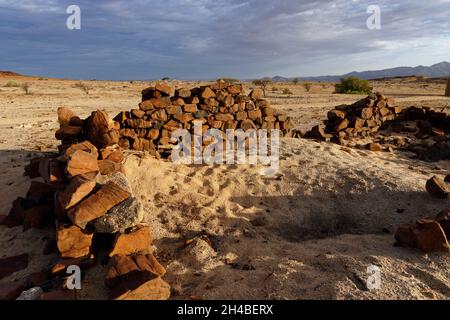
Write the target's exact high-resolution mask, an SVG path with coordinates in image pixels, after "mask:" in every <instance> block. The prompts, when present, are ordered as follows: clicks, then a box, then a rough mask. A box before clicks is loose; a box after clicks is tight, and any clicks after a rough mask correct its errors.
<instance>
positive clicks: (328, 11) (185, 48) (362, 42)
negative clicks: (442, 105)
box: [0, 0, 450, 80]
mask: <svg viewBox="0 0 450 320" xmlns="http://www.w3.org/2000/svg"><path fill="white" fill-rule="evenodd" d="M69 5H78V6H79V8H80V10H81V29H80V30H69V29H68V28H67V26H66V20H67V19H68V18H69V16H70V14H67V13H66V10H67V7H68V6H69ZM370 5H378V6H379V8H380V20H381V25H380V26H381V28H380V29H375V30H374V29H369V28H368V27H367V23H366V21H367V19H368V18H369V17H370V16H371V15H372V13H368V12H367V8H368V7H369V6H370ZM441 61H450V0H432V1H423V0H409V1H408V0H401V1H400V0H316V1H303V0H148V1H143V0H126V1H116V0H95V1H92V0H91V1H88V0H79V1H78V0H71V1H65V0H62V1H56V0H0V70H10V71H15V72H19V73H24V74H28V75H38V76H47V77H60V78H72V79H110V80H131V79H136V80H139V79H142V80H148V79H160V78H162V77H170V78H176V79H217V78H219V77H233V78H240V79H249V78H259V77H265V76H276V75H280V76H286V77H294V76H295V77H297V76H298V77H302V76H319V75H339V74H344V73H348V72H350V71H365V70H377V69H385V68H390V67H398V66H417V65H432V64H435V63H438V62H441Z"/></svg>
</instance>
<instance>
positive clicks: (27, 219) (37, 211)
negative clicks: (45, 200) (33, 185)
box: [23, 203, 54, 231]
mask: <svg viewBox="0 0 450 320" xmlns="http://www.w3.org/2000/svg"><path fill="white" fill-rule="evenodd" d="M53 208H54V207H53V203H52V204H43V205H40V206H37V207H33V208H30V209H27V210H25V212H24V216H23V230H24V231H25V230H28V229H31V228H37V229H39V228H43V227H46V226H47V225H49V223H50V221H51V218H52V216H53V213H54V209H53Z"/></svg>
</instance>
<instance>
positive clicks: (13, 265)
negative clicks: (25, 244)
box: [0, 254, 28, 279]
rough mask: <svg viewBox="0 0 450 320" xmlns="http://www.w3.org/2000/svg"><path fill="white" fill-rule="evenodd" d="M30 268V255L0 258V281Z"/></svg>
mask: <svg viewBox="0 0 450 320" xmlns="http://www.w3.org/2000/svg"><path fill="white" fill-rule="evenodd" d="M26 267H28V254H21V255H19V256H14V257H8V258H0V279H3V278H4V277H6V276H9V275H10V274H13V273H14V272H17V271H20V270H23V269H25V268H26Z"/></svg>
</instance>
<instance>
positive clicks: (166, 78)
mask: <svg viewBox="0 0 450 320" xmlns="http://www.w3.org/2000/svg"><path fill="white" fill-rule="evenodd" d="M161 80H162V81H169V80H170V77H164V78H162V79H161Z"/></svg>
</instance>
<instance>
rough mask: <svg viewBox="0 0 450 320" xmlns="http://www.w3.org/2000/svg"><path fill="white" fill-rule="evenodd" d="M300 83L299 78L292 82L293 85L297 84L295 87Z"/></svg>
mask: <svg viewBox="0 0 450 320" xmlns="http://www.w3.org/2000/svg"><path fill="white" fill-rule="evenodd" d="M299 82H300V79H299V78H294V79H293V80H292V83H293V84H295V85H297V84H298V83H299Z"/></svg>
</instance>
